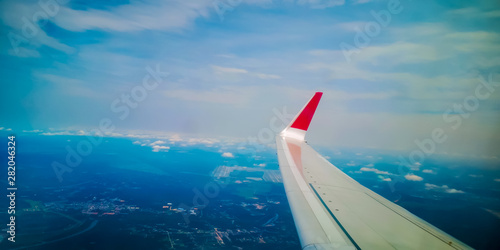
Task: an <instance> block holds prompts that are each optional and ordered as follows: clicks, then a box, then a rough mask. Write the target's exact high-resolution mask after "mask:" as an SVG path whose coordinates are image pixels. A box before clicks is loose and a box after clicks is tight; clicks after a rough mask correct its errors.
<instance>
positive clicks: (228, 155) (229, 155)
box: [222, 152, 234, 158]
mask: <svg viewBox="0 0 500 250" xmlns="http://www.w3.org/2000/svg"><path fill="white" fill-rule="evenodd" d="M222 157H226V158H234V155H233V153H230V152H224V153H222Z"/></svg>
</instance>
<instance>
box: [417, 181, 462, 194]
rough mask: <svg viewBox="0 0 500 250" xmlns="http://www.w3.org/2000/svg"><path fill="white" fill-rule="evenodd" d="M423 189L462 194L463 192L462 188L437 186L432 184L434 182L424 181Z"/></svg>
mask: <svg viewBox="0 0 500 250" xmlns="http://www.w3.org/2000/svg"><path fill="white" fill-rule="evenodd" d="M425 189H427V190H435V191H439V192H444V193H448V194H463V193H465V192H464V191H462V190H457V189H454V188H450V187H448V185H442V186H438V185H434V184H430V183H425Z"/></svg>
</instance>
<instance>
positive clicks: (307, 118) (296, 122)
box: [281, 91, 323, 140]
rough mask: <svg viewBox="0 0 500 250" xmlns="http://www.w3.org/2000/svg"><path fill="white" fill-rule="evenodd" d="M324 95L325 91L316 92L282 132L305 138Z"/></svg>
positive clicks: (288, 135) (301, 138) (283, 134)
mask: <svg viewBox="0 0 500 250" xmlns="http://www.w3.org/2000/svg"><path fill="white" fill-rule="evenodd" d="M322 96H323V92H319V91H318V92H316V93H314V95H313V96H312V97H311V99H310V100H309V101H308V102H307V103H306V105H305V106H304V107H303V108H302V110H301V111H300V112H299V113H298V114H297V116H295V118H294V119H293V120H292V122H291V123H290V125H288V126H287V127H286V128H285V129H284V130H283V131H282V132H281V135H282V136H286V137H293V138H296V139H299V140H304V137H305V134H306V132H307V130H308V129H309V125H310V124H311V121H312V118H313V117H314V113H315V112H316V109H317V108H318V104H319V101H320V100H321V97H322Z"/></svg>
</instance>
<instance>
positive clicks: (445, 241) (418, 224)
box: [365, 192, 461, 249]
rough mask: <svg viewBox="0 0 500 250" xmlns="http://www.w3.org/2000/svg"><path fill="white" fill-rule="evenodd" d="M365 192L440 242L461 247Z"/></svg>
mask: <svg viewBox="0 0 500 250" xmlns="http://www.w3.org/2000/svg"><path fill="white" fill-rule="evenodd" d="M365 194H366V195H368V196H369V197H370V198H372V199H374V200H375V201H377V202H378V203H380V204H382V205H383V206H384V207H386V208H388V209H390V210H391V211H393V212H394V213H396V214H398V215H399V216H401V217H403V218H404V219H406V220H407V221H409V222H411V223H412V224H413V225H415V226H417V227H419V228H420V229H422V230H424V231H426V232H427V233H429V234H430V235H432V236H434V237H436V238H437V239H439V240H441V241H442V242H444V243H446V244H448V245H449V246H451V247H453V248H455V249H461V248H457V247H455V246H454V245H453V242H452V241H447V240H444V239H443V238H441V237H439V236H437V235H436V234H434V233H433V232H431V231H430V230H427V229H426V228H425V227H423V226H422V225H420V223H417V222H415V221H413V220H411V219H410V218H408V217H406V216H404V215H402V214H401V213H399V212H398V211H396V210H394V209H392V208H391V207H389V206H387V205H385V204H384V203H383V202H380V201H379V200H378V199H376V198H375V197H373V196H371V195H370V194H368V193H366V192H365Z"/></svg>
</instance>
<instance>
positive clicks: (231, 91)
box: [165, 86, 255, 104]
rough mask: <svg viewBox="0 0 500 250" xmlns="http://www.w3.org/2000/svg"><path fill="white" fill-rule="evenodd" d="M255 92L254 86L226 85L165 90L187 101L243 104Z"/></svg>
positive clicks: (169, 94)
mask: <svg viewBox="0 0 500 250" xmlns="http://www.w3.org/2000/svg"><path fill="white" fill-rule="evenodd" d="M254 92H255V91H254V90H253V89H252V88H245V87H241V88H236V87H230V86H226V87H220V88H218V89H212V90H194V89H177V90H175V89H174V90H168V91H165V95H166V96H167V97H171V98H176V99H181V100H185V101H195V102H208V103H221V104H243V103H246V102H248V101H249V99H250V97H251V96H253V94H254Z"/></svg>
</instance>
